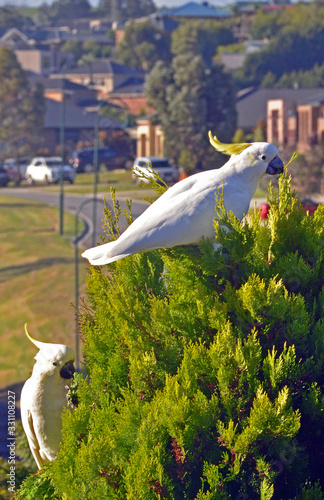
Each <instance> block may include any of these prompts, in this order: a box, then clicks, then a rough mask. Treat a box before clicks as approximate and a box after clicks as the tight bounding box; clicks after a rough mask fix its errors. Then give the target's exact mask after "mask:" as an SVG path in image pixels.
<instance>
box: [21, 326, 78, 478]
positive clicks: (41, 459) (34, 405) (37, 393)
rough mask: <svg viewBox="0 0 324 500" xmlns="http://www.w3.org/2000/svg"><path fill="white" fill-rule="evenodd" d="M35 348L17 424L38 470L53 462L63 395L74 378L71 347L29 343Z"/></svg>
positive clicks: (58, 434)
mask: <svg viewBox="0 0 324 500" xmlns="http://www.w3.org/2000/svg"><path fill="white" fill-rule="evenodd" d="M25 332H26V335H27V337H28V338H29V340H30V341H31V342H32V343H33V344H35V346H36V347H38V349H39V351H38V353H37V354H36V356H35V359H36V363H35V365H34V368H33V372H32V375H31V377H30V378H29V379H28V380H27V381H26V383H25V385H24V387H23V389H22V392H21V399H20V411H21V421H22V425H23V428H24V431H25V433H26V436H27V439H28V444H29V447H30V449H31V452H32V454H33V457H34V459H35V461H36V463H37V466H38V468H39V469H40V468H41V467H42V466H43V464H44V463H45V462H48V461H49V460H54V458H56V455H57V452H58V451H59V446H60V441H61V429H62V410H63V408H64V407H65V406H66V405H67V391H68V386H69V384H70V383H71V379H72V377H73V374H74V371H75V370H74V365H73V362H74V358H75V354H74V351H73V349H71V347H68V346H66V345H63V344H50V343H47V342H46V343H45V342H39V341H37V340H35V339H33V338H32V337H31V336H30V334H29V332H28V330H27V325H25Z"/></svg>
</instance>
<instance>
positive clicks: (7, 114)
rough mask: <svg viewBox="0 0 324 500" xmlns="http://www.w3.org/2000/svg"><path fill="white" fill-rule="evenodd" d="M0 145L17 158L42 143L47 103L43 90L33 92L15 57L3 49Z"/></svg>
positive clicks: (0, 58)
mask: <svg viewBox="0 0 324 500" xmlns="http://www.w3.org/2000/svg"><path fill="white" fill-rule="evenodd" d="M0 79H1V87H0V103H1V106H0V124H1V126H0V141H1V142H2V144H3V147H5V148H6V150H9V151H10V152H11V154H13V156H15V157H16V158H18V156H19V152H20V150H21V148H26V146H28V145H29V146H32V145H34V144H37V143H38V142H39V135H40V131H41V130H42V127H43V122H44V113H45V103H44V96H43V89H42V87H41V86H39V85H38V86H37V87H36V89H35V90H34V91H31V89H30V87H29V83H28V79H27V76H26V73H25V72H24V71H23V69H22V68H21V66H20V64H19V62H18V61H17V58H16V56H15V54H14V53H13V52H12V51H11V50H9V49H7V48H6V47H0Z"/></svg>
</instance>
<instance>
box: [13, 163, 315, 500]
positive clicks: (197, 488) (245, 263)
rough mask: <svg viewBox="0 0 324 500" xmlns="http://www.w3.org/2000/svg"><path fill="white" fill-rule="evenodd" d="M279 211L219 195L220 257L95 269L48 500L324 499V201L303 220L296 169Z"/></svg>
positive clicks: (194, 251) (187, 254)
mask: <svg viewBox="0 0 324 500" xmlns="http://www.w3.org/2000/svg"><path fill="white" fill-rule="evenodd" d="M269 201H270V204H271V209H270V216H269V219H268V221H267V222H266V223H260V220H259V214H258V211H256V210H255V212H254V214H252V215H251V216H250V218H249V221H248V222H246V223H245V224H242V223H241V222H240V221H238V220H237V219H235V217H234V216H233V215H232V214H231V213H225V212H224V207H223V205H222V200H221V193H220V194H219V196H218V200H217V206H216V210H217V212H218V213H219V215H220V219H219V221H215V231H216V234H217V238H218V240H219V241H220V243H221V244H222V251H217V252H214V250H213V246H212V243H211V242H210V241H209V240H203V241H202V242H201V243H200V244H199V246H192V247H177V248H174V249H168V250H159V251H154V252H148V253H145V254H138V255H134V256H131V257H128V258H126V259H123V260H120V261H117V262H115V263H113V264H111V265H109V268H108V267H103V268H99V269H98V268H90V272H89V276H88V289H87V300H86V303H85V304H84V309H83V315H82V320H81V323H82V335H83V338H84V343H83V350H84V356H85V367H86V370H87V373H88V377H87V378H86V379H85V380H82V381H81V383H80V386H79V390H78V399H79V404H78V406H77V407H76V409H75V410H74V411H73V412H72V413H70V412H66V413H65V415H64V418H63V441H62V446H61V450H60V452H59V455H58V457H57V459H56V460H55V461H53V462H51V463H50V464H49V465H48V466H47V467H46V469H45V473H44V474H45V475H44V481H45V482H47V483H46V484H47V486H48V491H49V492H52V494H50V493H48V494H49V497H46V498H57V499H66V498H72V499H75V498H78V499H80V500H83V499H84V500H85V499H88V498H91V499H98V500H99V499H104V498H107V499H116V500H117V499H118V500H119V499H126V498H127V499H129V500H139V499H141V500H151V499H152V500H153V499H163V498H166V499H175V500H181V499H195V500H214V499H215V500H217V499H237V500H239V499H241V500H244V499H247V500H248V499H262V500H268V499H280V500H283V499H291V500H292V499H296V500H297V499H306V498H307V499H308V498H309V499H320V498H323V494H322V490H323V491H324V488H323V486H324V484H323V460H324V458H323V457H324V397H323V382H324V380H323V373H324V319H323V316H324V314H323V313H324V259H323V256H324V206H323V205H322V206H320V207H319V208H318V209H317V211H316V212H315V214H314V216H309V215H308V214H307V213H305V212H303V210H302V208H301V207H300V206H299V204H298V202H297V201H296V199H295V196H294V195H293V194H292V193H291V190H290V179H289V176H288V174H287V172H285V173H284V175H283V176H282V177H281V179H280V181H279V196H278V194H276V193H275V192H274V190H272V189H270V191H269ZM118 210H119V209H118V204H117V216H118ZM110 215H113V214H110ZM117 218H118V217H117ZM228 229H230V230H229V231H228ZM36 480H37V481H39V473H38V476H37V477H36V479H33V477H30V478H28V479H27V480H26V482H25V485H23V486H22V489H21V493H20V494H23V492H24V488H25V491H26V488H27V485H28V484H29V487H31V485H32V484H33V481H34V484H35V481H36ZM320 481H322V483H321V482H320ZM18 498H28V497H27V496H19V494H18ZM33 498H38V497H37V495H36V496H35V495H34V496H33ZM42 498H45V497H44V496H43V497H42Z"/></svg>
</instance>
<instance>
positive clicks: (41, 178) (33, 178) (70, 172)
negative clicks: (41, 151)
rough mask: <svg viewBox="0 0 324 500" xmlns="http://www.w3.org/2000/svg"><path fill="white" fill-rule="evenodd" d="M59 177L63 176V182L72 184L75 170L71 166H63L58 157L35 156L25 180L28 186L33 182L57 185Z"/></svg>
mask: <svg viewBox="0 0 324 500" xmlns="http://www.w3.org/2000/svg"><path fill="white" fill-rule="evenodd" d="M61 176H63V180H64V181H68V182H70V183H71V184H73V182H74V179H75V170H74V168H73V167H71V165H69V164H65V163H64V162H63V160H62V158H60V157H59V156H50V157H45V156H37V157H36V158H34V159H33V160H32V161H31V163H30V164H29V165H28V167H27V170H26V179H27V182H28V183H29V184H34V183H35V182H46V183H47V184H49V183H58V182H60V179H61Z"/></svg>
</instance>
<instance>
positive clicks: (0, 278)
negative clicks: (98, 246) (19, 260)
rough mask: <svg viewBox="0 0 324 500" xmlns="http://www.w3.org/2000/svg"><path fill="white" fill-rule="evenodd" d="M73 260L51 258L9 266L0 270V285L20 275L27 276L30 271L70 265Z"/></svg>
mask: <svg viewBox="0 0 324 500" xmlns="http://www.w3.org/2000/svg"><path fill="white" fill-rule="evenodd" d="M73 262H74V259H71V258H69V259H68V258H64V257H53V258H48V259H40V260H38V261H36V262H30V263H28V264H22V265H21V266H10V267H4V268H2V269H0V283H3V282H4V281H7V280H8V279H11V278H14V277H16V276H20V275H22V274H27V273H29V272H31V271H38V270H40V269H44V268H46V267H52V266H56V265H58V264H72V263H73Z"/></svg>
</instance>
